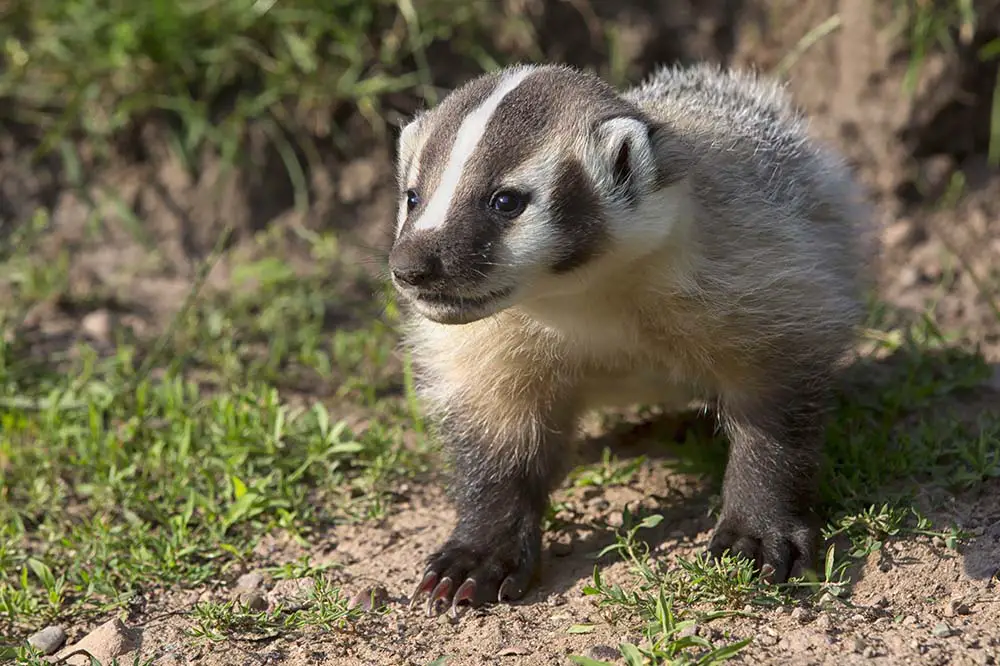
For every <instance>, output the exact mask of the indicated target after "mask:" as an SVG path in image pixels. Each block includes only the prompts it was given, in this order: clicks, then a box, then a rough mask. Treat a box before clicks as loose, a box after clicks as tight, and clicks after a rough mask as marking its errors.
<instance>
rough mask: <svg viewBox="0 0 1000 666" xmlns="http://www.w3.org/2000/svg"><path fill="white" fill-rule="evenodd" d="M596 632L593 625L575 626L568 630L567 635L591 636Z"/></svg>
mask: <svg viewBox="0 0 1000 666" xmlns="http://www.w3.org/2000/svg"><path fill="white" fill-rule="evenodd" d="M593 630H594V625H592V624H574V625H572V626H571V627H570V628H569V629H567V630H566V633H567V634H589V633H590V632H592V631H593Z"/></svg>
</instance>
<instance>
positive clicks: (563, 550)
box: [549, 537, 573, 557]
mask: <svg viewBox="0 0 1000 666" xmlns="http://www.w3.org/2000/svg"><path fill="white" fill-rule="evenodd" d="M549 550H550V551H552V554H553V555H555V556H556V557H566V556H567V555H569V554H570V553H572V552H573V541H572V540H571V539H570V538H569V537H559V539H557V540H555V541H553V542H552V544H551V545H550V546H549Z"/></svg>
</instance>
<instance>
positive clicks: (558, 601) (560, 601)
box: [547, 592, 566, 606]
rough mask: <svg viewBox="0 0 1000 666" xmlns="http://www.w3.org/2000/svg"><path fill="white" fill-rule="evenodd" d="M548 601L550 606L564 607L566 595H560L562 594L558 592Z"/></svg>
mask: <svg viewBox="0 0 1000 666" xmlns="http://www.w3.org/2000/svg"><path fill="white" fill-rule="evenodd" d="M547 601H548V604H549V606H563V605H565V604H566V595H565V594H560V593H558V592H557V593H555V594H553V595H552V596H550V597H549V598H548V599H547Z"/></svg>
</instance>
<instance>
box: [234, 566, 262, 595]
mask: <svg viewBox="0 0 1000 666" xmlns="http://www.w3.org/2000/svg"><path fill="white" fill-rule="evenodd" d="M267 584H268V575H267V574H266V573H264V572H263V571H249V572H247V573H245V574H243V575H242V576H240V577H239V578H237V579H236V584H235V585H234V586H233V591H234V592H236V593H237V594H240V593H245V592H253V591H254V590H259V589H261V588H263V587H266V586H267Z"/></svg>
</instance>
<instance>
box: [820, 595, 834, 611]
mask: <svg viewBox="0 0 1000 666" xmlns="http://www.w3.org/2000/svg"><path fill="white" fill-rule="evenodd" d="M818 603H819V605H820V606H821V607H823V608H829V607H830V606H833V605H834V604H835V603H837V597H835V596H833V595H832V594H830V593H829V592H824V593H823V596H821V597H820V598H819V602H818Z"/></svg>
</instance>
